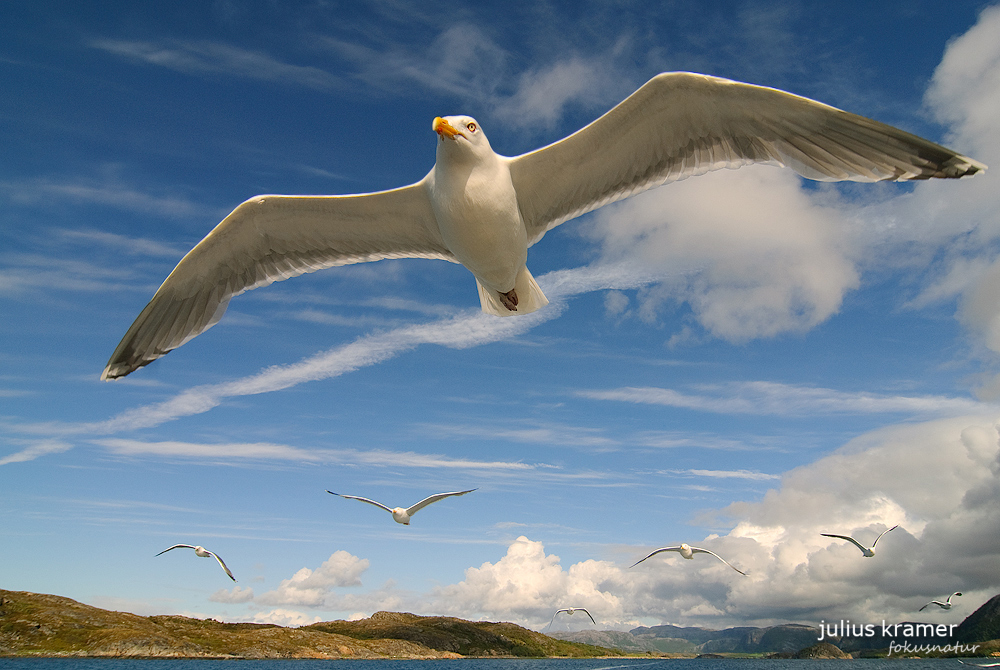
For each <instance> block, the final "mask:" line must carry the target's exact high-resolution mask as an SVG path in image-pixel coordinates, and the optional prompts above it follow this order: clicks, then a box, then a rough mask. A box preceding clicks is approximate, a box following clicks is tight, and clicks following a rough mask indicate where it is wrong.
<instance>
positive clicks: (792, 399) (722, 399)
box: [576, 381, 990, 416]
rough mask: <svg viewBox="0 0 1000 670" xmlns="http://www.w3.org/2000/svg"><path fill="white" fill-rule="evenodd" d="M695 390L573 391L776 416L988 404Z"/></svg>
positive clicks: (779, 389) (779, 387)
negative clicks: (691, 391)
mask: <svg viewBox="0 0 1000 670" xmlns="http://www.w3.org/2000/svg"><path fill="white" fill-rule="evenodd" d="M695 388H696V389H698V390H700V391H702V392H703V393H702V394H698V395H695V394H688V393H682V392H680V391H675V390H673V389H666V388H657V387H625V388H619V389H612V390H608V391H594V390H588V391H577V392H576V394H577V395H578V396H581V397H585V398H591V399H594V400H617V401H622V402H631V403H639V404H647V405H663V406H666V407H679V408H684V409H693V410H697V411H702V412H715V413H720V414H755V415H761V414H766V415H774V416H814V415H817V414H876V413H906V414H912V415H948V414H967V413H970V412H981V411H985V410H988V409H990V405H986V404H984V403H980V402H977V401H975V400H972V399H970V398H949V397H945V396H898V395H896V396H891V395H882V394H877V393H866V392H858V393H846V392H843V391H837V390H834V389H825V388H816V387H812V386H797V385H791V384H779V383H775V382H762V381H757V382H730V383H728V384H714V385H710V384H700V385H697V386H696V387H695Z"/></svg>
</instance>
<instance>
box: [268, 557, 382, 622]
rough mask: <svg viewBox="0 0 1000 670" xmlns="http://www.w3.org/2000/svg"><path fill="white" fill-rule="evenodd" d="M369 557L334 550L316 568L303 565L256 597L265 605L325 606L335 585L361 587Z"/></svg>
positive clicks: (336, 586)
mask: <svg viewBox="0 0 1000 670" xmlns="http://www.w3.org/2000/svg"><path fill="white" fill-rule="evenodd" d="M368 566H369V561H368V559H367V558H358V557H357V556H354V555H353V554H350V553H348V552H346V551H343V550H339V551H335V552H334V553H333V554H331V555H330V558H328V559H327V560H326V561H324V562H323V564H322V565H320V566H319V567H318V568H316V569H315V570H310V569H309V568H302V569H301V570H299V571H298V572H296V573H295V574H294V575H292V577H291V578H290V579H283V580H281V584H280V585H279V586H278V588H277V589H275V590H274V591H268V592H266V593H262V594H261V595H260V596H257V598H256V602H257V603H260V604H263V605H289V606H292V607H314V608H318V607H324V604H325V603H326V601H327V598H328V597H329V596H330V595H331V592H332V591H333V589H335V588H339V587H345V586H361V575H362V573H364V571H365V570H367V569H368Z"/></svg>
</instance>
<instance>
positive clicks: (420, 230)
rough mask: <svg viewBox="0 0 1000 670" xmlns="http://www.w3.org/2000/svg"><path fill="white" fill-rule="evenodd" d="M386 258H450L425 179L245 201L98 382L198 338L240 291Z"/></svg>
mask: <svg viewBox="0 0 1000 670" xmlns="http://www.w3.org/2000/svg"><path fill="white" fill-rule="evenodd" d="M386 258H440V259H444V260H449V261H454V260H455V259H454V257H453V256H452V255H451V253H450V252H449V251H448V249H447V248H446V247H445V245H444V242H443V240H442V239H441V234H440V232H439V231H438V229H437V224H436V223H435V219H434V215H433V212H432V210H431V205H430V199H429V197H428V194H427V187H426V184H425V182H424V181H421V182H418V183H416V184H413V185H411V186H407V187H404V188H400V189H395V190H392V191H382V192H379V193H369V194H364V195H347V196H281V195H266V196H257V197H255V198H251V199H250V200H247V201H246V202H244V203H243V204H241V205H240V206H239V207H237V208H236V209H235V210H233V212H232V214H230V215H229V216H227V217H226V218H225V219H224V220H223V221H222V223H220V224H219V225H218V226H216V227H215V229H214V230H212V232H210V233H209V234H208V235H207V236H206V237H205V239H203V240H202V241H201V242H199V243H198V245H197V246H195V248H194V249H192V250H191V251H190V252H188V254H187V255H186V256H184V258H183V259H181V261H180V263H178V264H177V267H176V268H174V270H173V272H171V273H170V275H169V276H168V277H167V279H166V281H164V282H163V284H162V285H161V286H160V288H159V290H157V292H156V294H155V295H154V296H153V298H152V300H150V301H149V304H148V305H146V307H145V309H143V310H142V312H141V313H140V314H139V316H138V317H137V318H136V320H135V322H134V323H133V324H132V326H131V327H130V328H129V329H128V332H126V333H125V337H124V338H122V341H121V343H120V344H119V345H118V347H117V348H116V349H115V351H114V353H113V354H112V356H111V359H110V360H109V361H108V365H107V367H106V368H105V369H104V373H103V374H102V375H101V378H102V379H114V378H116V377H122V376H124V375H127V374H129V373H130V372H132V371H133V370H135V369H137V368H139V367H142V366H143V365H147V364H149V363H151V362H152V361H154V360H156V359H157V358H159V357H161V356H163V355H164V354H166V353H167V352H169V351H171V350H173V349H176V348H177V347H179V346H181V345H182V344H184V343H185V342H187V341H188V340H190V339H191V338H193V337H195V336H196V335H198V334H199V333H203V332H205V331H206V330H208V329H209V328H211V327H212V326H213V325H215V324H216V323H217V322H218V321H219V319H220V318H222V315H223V314H224V313H225V311H226V306H227V305H228V304H229V300H230V299H231V298H233V297H234V296H237V295H240V294H241V293H243V292H244V291H249V290H252V289H255V288H258V287H261V286H267V285H268V284H270V283H272V282H275V281H282V280H285V279H288V278H290V277H296V276H298V275H300V274H303V273H306V272H314V271H316V270H322V269H325V268H330V267H334V266H338V265H349V264H352V263H364V262H368V261H376V260H381V259H386Z"/></svg>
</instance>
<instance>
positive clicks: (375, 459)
mask: <svg viewBox="0 0 1000 670" xmlns="http://www.w3.org/2000/svg"><path fill="white" fill-rule="evenodd" d="M92 443H93V444H96V445H98V446H100V447H104V448H105V449H107V450H108V451H110V452H112V453H115V454H119V455H123V456H163V457H174V458H185V459H199V460H213V461H222V462H226V461H230V462H231V461H234V460H244V461H247V460H260V461H290V462H297V463H336V464H340V465H346V464H364V465H375V466H379V465H383V466H390V467H414V468H433V469H446V468H450V469H456V468H460V469H470V470H518V471H521V470H532V469H535V468H537V467H539V466H538V465H536V464H529V463H521V462H517V461H476V460H471V459H463V458H450V457H447V456H440V455H434V454H418V453H415V452H411V451H387V450H381V449H373V450H369V451H360V450H357V449H304V448H302V447H293V446H290V445H286V444H273V443H268V442H252V443H246V442H229V443H214V444H211V443H201V442H178V441H163V442H148V441H144V440H135V439H123V438H108V439H102V440H94V441H93V442H92Z"/></svg>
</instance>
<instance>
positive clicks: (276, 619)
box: [250, 607, 323, 628]
mask: <svg viewBox="0 0 1000 670" xmlns="http://www.w3.org/2000/svg"><path fill="white" fill-rule="evenodd" d="M322 620H323V619H322V617H318V616H316V615H313V616H309V615H308V614H305V613H303V612H298V611H296V610H288V609H283V608H280V607H279V608H276V609H273V610H269V611H267V612H257V613H256V614H254V615H253V616H252V617H250V621H252V622H253V623H273V624H275V625H277V626H286V627H289V628H298V627H299V626H308V625H309V624H311V623H318V622H320V621H322Z"/></svg>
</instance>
